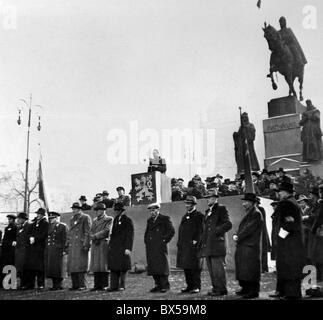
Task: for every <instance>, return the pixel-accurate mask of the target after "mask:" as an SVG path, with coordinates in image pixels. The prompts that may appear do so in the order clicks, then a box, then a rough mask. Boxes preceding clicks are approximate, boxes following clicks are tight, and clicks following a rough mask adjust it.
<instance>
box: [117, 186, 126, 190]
mask: <svg viewBox="0 0 323 320" xmlns="http://www.w3.org/2000/svg"><path fill="white" fill-rule="evenodd" d="M116 190H117V191H119V190H123V191H125V189H124V187H118V188H117V189H116Z"/></svg>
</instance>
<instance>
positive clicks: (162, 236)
mask: <svg viewBox="0 0 323 320" xmlns="http://www.w3.org/2000/svg"><path fill="white" fill-rule="evenodd" d="M147 208H148V210H149V211H150V218H149V219H148V221H147V227H146V231H145V236H144V239H145V245H146V256H147V266H148V270H147V271H148V275H151V276H153V278H154V280H155V287H154V288H153V289H151V290H150V292H162V293H164V292H167V291H168V290H169V289H170V284H169V281H168V276H169V264H168V249H167V244H168V243H169V242H170V241H171V240H172V238H173V237H174V234H175V229H174V227H173V225H172V222H171V220H170V218H169V217H168V216H165V215H163V214H161V213H160V211H159V210H160V204H159V203H152V204H150V205H149V206H148V207H147Z"/></svg>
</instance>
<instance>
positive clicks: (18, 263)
mask: <svg viewBox="0 0 323 320" xmlns="http://www.w3.org/2000/svg"><path fill="white" fill-rule="evenodd" d="M17 226H18V231H17V242H16V245H15V267H16V269H17V276H18V277H19V278H20V285H19V289H20V290H27V289H29V288H28V286H27V285H28V283H27V278H26V269H25V268H26V254H27V247H28V246H29V238H28V229H29V228H30V223H29V222H28V215H27V213H25V212H20V213H19V214H18V216H17Z"/></svg>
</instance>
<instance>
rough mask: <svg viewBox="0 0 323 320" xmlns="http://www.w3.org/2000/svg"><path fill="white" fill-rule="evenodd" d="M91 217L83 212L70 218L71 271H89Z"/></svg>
mask: <svg viewBox="0 0 323 320" xmlns="http://www.w3.org/2000/svg"><path fill="white" fill-rule="evenodd" d="M91 225H92V222H91V218H90V216H89V215H87V214H84V213H83V212H80V213H77V214H75V215H74V216H73V217H72V218H71V220H70V226H69V232H68V237H67V239H68V240H67V241H68V242H67V243H68V245H67V246H68V257H67V271H68V272H69V273H76V272H88V269H89V249H90V244H91V241H90V229H91Z"/></svg>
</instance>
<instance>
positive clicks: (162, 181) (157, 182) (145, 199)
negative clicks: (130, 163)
mask: <svg viewBox="0 0 323 320" xmlns="http://www.w3.org/2000/svg"><path fill="white" fill-rule="evenodd" d="M130 194H131V203H132V205H135V206H136V205H142V204H150V203H154V202H159V203H165V202H171V198H172V192H171V178H169V177H167V176H166V175H165V174H162V173H160V172H159V171H155V172H144V173H136V174H132V175H131V193H130Z"/></svg>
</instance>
